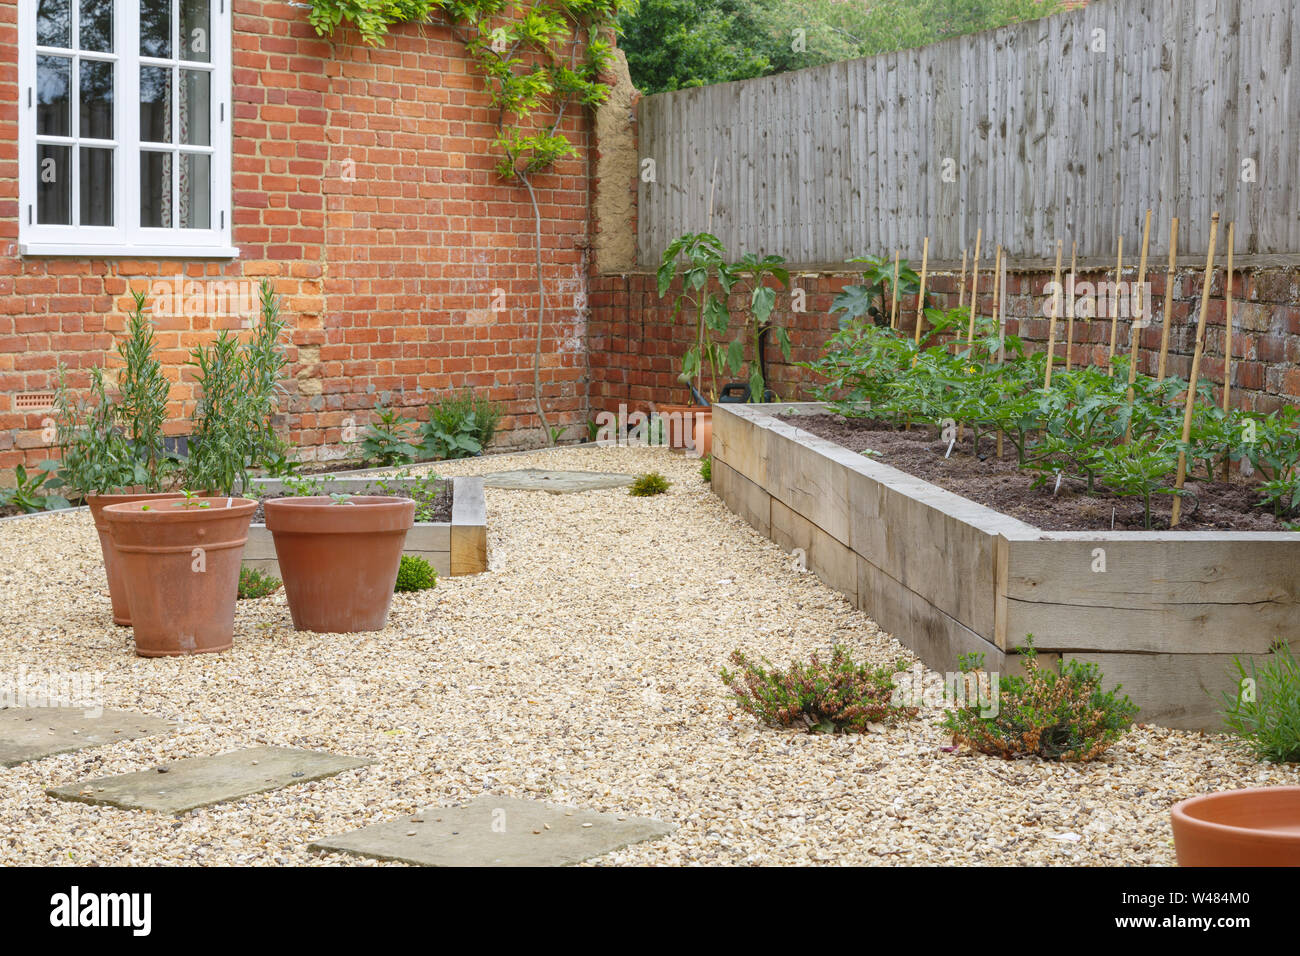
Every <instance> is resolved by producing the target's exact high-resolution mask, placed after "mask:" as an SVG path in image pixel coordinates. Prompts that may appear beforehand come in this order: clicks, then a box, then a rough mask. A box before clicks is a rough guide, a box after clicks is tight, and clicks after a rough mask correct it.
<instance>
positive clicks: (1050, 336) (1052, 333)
mask: <svg viewBox="0 0 1300 956" xmlns="http://www.w3.org/2000/svg"><path fill="white" fill-rule="evenodd" d="M1064 246H1065V243H1063V242H1062V241H1061V240H1060V239H1057V240H1056V273H1055V275H1054V276H1053V277H1052V284H1053V286H1054V287H1055V289H1056V291H1055V292H1054V293H1053V294H1052V321H1051V322H1050V323H1049V324H1048V326H1047V374H1045V375H1044V376H1043V388H1051V387H1052V360H1053V359H1054V358H1055V353H1056V320H1057V317H1058V316H1059V315H1060V314H1061V252H1062V250H1063V248H1064Z"/></svg>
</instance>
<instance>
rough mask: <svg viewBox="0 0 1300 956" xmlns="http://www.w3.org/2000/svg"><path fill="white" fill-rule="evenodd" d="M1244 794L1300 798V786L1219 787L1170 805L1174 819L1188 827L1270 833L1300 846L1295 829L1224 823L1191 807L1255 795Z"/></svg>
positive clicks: (1227, 833)
mask: <svg viewBox="0 0 1300 956" xmlns="http://www.w3.org/2000/svg"><path fill="white" fill-rule="evenodd" d="M1243 794H1278V795H1288V794H1289V795H1291V796H1294V797H1296V798H1297V800H1300V786H1296V787H1242V788H1240V789H1237V790H1216V791H1215V792H1214V793H1202V794H1198V795H1197V796H1195V797H1188V798H1187V799H1186V800H1180V801H1179V802H1178V803H1175V804H1174V805H1173V807H1172V808H1171V809H1170V811H1169V812H1170V814H1171V816H1172V817H1173V819H1174V821H1175V822H1177V823H1180V824H1182V825H1184V826H1187V827H1196V828H1200V829H1204V830H1209V831H1211V832H1214V833H1220V834H1223V835H1225V836H1234V837H1269V838H1270V839H1271V840H1272V841H1273V842H1279V843H1294V844H1295V845H1296V846H1300V833H1297V832H1296V831H1295V830H1294V829H1286V830H1280V829H1275V828H1273V827H1242V826H1235V825H1233V824H1230V823H1220V822H1218V821H1216V820H1213V819H1206V818H1205V817H1202V816H1197V815H1195V814H1193V813H1189V812H1188V809H1189V808H1196V807H1210V806H1213V804H1215V803H1223V802H1225V801H1228V800H1241V799H1246V800H1249V799H1251V798H1250V797H1243V796H1242V795H1243ZM1296 818H1297V820H1300V813H1297V814H1296Z"/></svg>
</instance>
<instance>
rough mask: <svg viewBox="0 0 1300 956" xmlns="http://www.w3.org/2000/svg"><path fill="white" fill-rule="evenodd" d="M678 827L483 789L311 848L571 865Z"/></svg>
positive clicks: (440, 861)
mask: <svg viewBox="0 0 1300 956" xmlns="http://www.w3.org/2000/svg"><path fill="white" fill-rule="evenodd" d="M675 829H677V828H676V827H675V826H673V825H672V824H667V823H661V822H659V821H658V820H647V819H644V818H641V817H628V818H626V819H624V818H620V817H618V816H615V815H613V814H609V813H595V812H593V811H591V810H575V809H573V808H571V807H556V806H552V805H551V804H547V803H541V802H538V801H536V800H516V799H512V798H510V797H493V796H483V797H477V798H475V799H474V800H471V801H470V802H469V803H466V804H462V805H460V806H452V807H433V808H431V809H429V810H425V811H424V812H422V813H416V814H413V815H411V816H404V817H399V818H398V819H396V820H390V821H389V822H387V823H376V824H374V825H373V826H368V827H365V828H363V829H360V830H354V831H353V832H351V833H344V834H341V835H339V836H332V837H326V838H325V839H323V840H319V841H317V842H316V843H313V844H312V845H311V848H312V849H313V850H329V851H337V852H343V853H354V854H356V855H358V856H368V857H374V858H375V859H379V860H397V861H400V862H402V863H413V864H416V865H417V866H565V865H567V864H570V863H580V862H582V861H583V860H589V859H591V858H592V857H597V856H603V855H604V854H606V853H611V852H613V851H614V850H617V849H620V848H622V847H625V846H631V845H632V844H633V843H640V842H642V841H643V840H653V839H657V838H659V837H663V836H667V835H668V834H670V833H672V832H673V831H674V830H675Z"/></svg>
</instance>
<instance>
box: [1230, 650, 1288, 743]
mask: <svg viewBox="0 0 1300 956" xmlns="http://www.w3.org/2000/svg"><path fill="white" fill-rule="evenodd" d="M1232 665H1233V669H1234V670H1235V671H1236V676H1237V692H1236V693H1235V694H1224V695H1223V696H1224V714H1223V722H1224V723H1225V724H1227V726H1228V727H1229V729H1231V730H1232V731H1233V732H1234V733H1236V734H1238V735H1239V736H1241V737H1242V738H1244V739H1245V741H1246V743H1247V745H1248V746H1249V747H1250V749H1251V750H1252V751H1253V752H1254V753H1255V756H1257V757H1258V758H1259V759H1260V760H1267V761H1269V762H1270V763H1298V762H1300V662H1297V661H1296V658H1295V654H1294V653H1293V652H1292V650H1291V648H1290V646H1289V645H1287V644H1278V646H1277V647H1275V648H1274V649H1273V653H1272V654H1271V655H1270V657H1269V659H1268V661H1267V662H1266V663H1264V664H1263V665H1262V666H1261V665H1259V664H1257V663H1256V662H1255V661H1254V660H1251V662H1250V667H1249V668H1247V667H1246V664H1245V663H1243V661H1242V660H1241V658H1240V657H1234V658H1233V659H1232Z"/></svg>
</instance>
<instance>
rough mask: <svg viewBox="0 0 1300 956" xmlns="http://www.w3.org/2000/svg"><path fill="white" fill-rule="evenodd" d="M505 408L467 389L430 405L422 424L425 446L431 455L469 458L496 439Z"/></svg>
mask: <svg viewBox="0 0 1300 956" xmlns="http://www.w3.org/2000/svg"><path fill="white" fill-rule="evenodd" d="M504 412H505V409H503V408H502V407H501V405H499V404H497V403H496V402H492V401H488V400H487V399H484V398H479V397H478V396H477V395H475V394H474V392H473V390H472V389H469V388H466V389H465V390H464V391H463V392H461V393H460V394H457V395H450V396H448V397H446V398H443V399H440V400H438V401H436V402H433V403H432V404H430V405H429V420H428V421H427V422H426V423H425V424H424V425H423V426H422V427H421V434H422V435H423V443H422V444H423V448H424V451H425V453H426V455H428V456H429V457H431V458H448V459H450V458H468V457H470V456H473V455H477V454H480V453H481V452H482V451H483V449H484V448H486V447H487V446H488V445H489V444H491V442H492V438H493V437H494V436H495V435H496V431H497V425H498V423H499V422H500V421H501V416H502V415H503V414H504Z"/></svg>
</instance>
